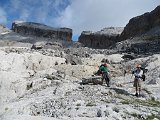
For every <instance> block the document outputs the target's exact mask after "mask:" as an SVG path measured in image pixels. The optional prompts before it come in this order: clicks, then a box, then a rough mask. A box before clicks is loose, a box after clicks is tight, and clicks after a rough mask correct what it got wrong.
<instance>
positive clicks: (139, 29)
mask: <svg viewBox="0 0 160 120" xmlns="http://www.w3.org/2000/svg"><path fill="white" fill-rule="evenodd" d="M159 28H160V6H158V7H156V8H155V9H154V10H153V11H151V12H148V13H145V14H143V15H141V16H137V17H134V18H132V19H130V21H129V23H128V24H127V25H126V27H125V28H124V31H123V32H122V34H121V36H120V38H121V40H125V39H129V38H131V37H135V36H140V35H142V34H145V33H147V32H149V31H151V32H154V33H155V31H159ZM158 33H159V34H160V32H158Z"/></svg>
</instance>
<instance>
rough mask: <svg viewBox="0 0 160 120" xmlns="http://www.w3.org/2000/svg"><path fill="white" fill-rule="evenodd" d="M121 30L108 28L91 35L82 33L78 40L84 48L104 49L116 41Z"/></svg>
mask: <svg viewBox="0 0 160 120" xmlns="http://www.w3.org/2000/svg"><path fill="white" fill-rule="evenodd" d="M122 30H123V28H121V27H117V28H114V27H109V28H104V29H102V30H101V31H98V32H95V33H92V32H90V31H83V32H82V33H81V35H80V37H79V39H78V42H80V43H82V44H83V45H84V46H86V47H91V48H100V49H105V48H109V47H110V46H111V45H113V44H115V43H116V42H117V41H118V37H119V35H120V34H121V32H122Z"/></svg>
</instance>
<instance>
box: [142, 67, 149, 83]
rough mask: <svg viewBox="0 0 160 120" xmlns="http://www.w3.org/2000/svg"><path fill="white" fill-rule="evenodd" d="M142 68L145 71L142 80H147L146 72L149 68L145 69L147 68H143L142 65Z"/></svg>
mask: <svg viewBox="0 0 160 120" xmlns="http://www.w3.org/2000/svg"><path fill="white" fill-rule="evenodd" d="M141 70H142V71H143V74H142V80H143V81H145V80H146V76H145V73H146V72H147V71H148V69H145V68H142V67H141Z"/></svg>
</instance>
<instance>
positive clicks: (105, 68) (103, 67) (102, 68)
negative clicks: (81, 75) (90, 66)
mask: <svg viewBox="0 0 160 120" xmlns="http://www.w3.org/2000/svg"><path fill="white" fill-rule="evenodd" d="M99 70H100V71H101V74H102V84H103V81H104V79H105V81H106V84H107V87H110V86H109V81H110V79H109V74H108V72H109V69H108V65H107V64H106V63H105V64H102V65H101V66H100V67H99Z"/></svg>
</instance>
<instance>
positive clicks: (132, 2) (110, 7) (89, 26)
mask: <svg viewBox="0 0 160 120" xmlns="http://www.w3.org/2000/svg"><path fill="white" fill-rule="evenodd" d="M158 5H160V0H0V24H4V25H6V26H7V27H11V24H12V22H13V21H14V20H24V21H28V22H38V23H43V24H46V25H49V26H52V27H69V28H72V29H73V39H74V40H77V37H78V36H79V35H80V34H81V32H82V31H86V30H89V31H99V30H101V29H102V28H104V27H110V26H113V27H124V26H125V25H126V24H127V23H128V21H129V19H131V18H132V17H135V16H137V15H141V14H143V13H145V12H150V11H151V10H153V9H154V8H155V7H156V6H158Z"/></svg>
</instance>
